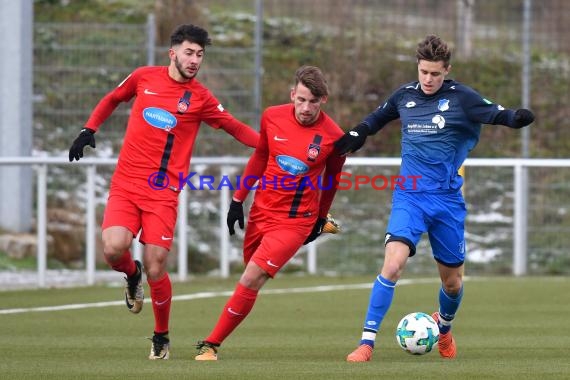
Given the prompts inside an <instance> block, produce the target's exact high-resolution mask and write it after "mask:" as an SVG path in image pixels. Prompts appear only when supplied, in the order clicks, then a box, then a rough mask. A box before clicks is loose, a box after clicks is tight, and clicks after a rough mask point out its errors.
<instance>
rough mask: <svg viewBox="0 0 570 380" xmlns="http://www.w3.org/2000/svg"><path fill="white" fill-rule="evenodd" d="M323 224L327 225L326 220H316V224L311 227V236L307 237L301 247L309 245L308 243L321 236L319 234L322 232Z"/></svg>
mask: <svg viewBox="0 0 570 380" xmlns="http://www.w3.org/2000/svg"><path fill="white" fill-rule="evenodd" d="M325 224H327V218H318V219H317V222H316V223H315V225H314V226H313V230H312V231H311V234H310V235H309V236H307V239H306V240H305V242H304V243H303V245H306V244H309V243H310V242H312V241H313V240H315V239H316V238H318V237H319V236H321V233H322V232H323V227H324V226H325Z"/></svg>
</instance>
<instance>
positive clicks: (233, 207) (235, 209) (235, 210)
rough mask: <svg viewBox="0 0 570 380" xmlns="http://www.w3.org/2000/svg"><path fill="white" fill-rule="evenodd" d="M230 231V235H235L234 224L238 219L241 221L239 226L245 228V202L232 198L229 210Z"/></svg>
mask: <svg viewBox="0 0 570 380" xmlns="http://www.w3.org/2000/svg"><path fill="white" fill-rule="evenodd" d="M227 220H228V231H229V232H230V235H234V234H235V233H236V231H235V230H234V225H235V224H236V221H237V222H239V228H241V229H242V230H243V203H242V202H238V201H234V200H232V203H230V210H229V211H228V219H227Z"/></svg>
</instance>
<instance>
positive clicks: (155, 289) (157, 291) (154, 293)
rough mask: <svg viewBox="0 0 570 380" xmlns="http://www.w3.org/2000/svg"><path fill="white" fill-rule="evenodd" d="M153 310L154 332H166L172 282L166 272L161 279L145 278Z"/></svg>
mask: <svg viewBox="0 0 570 380" xmlns="http://www.w3.org/2000/svg"><path fill="white" fill-rule="evenodd" d="M146 281H147V282H148V286H149V287H150V298H151V300H152V311H153V312H154V332H155V333H167V332H168V321H169V320H170V305H171V304H172V283H171V282H170V277H169V276H168V273H166V274H165V275H164V276H163V277H162V278H161V279H159V280H156V281H152V280H150V279H148V278H147V280H146Z"/></svg>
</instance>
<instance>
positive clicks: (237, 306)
mask: <svg viewBox="0 0 570 380" xmlns="http://www.w3.org/2000/svg"><path fill="white" fill-rule="evenodd" d="M257 293H258V291H257V290H253V289H249V288H246V287H245V286H243V285H242V284H240V283H238V284H237V286H236V289H235V291H234V294H233V295H232V296H231V297H230V299H229V300H228V302H227V303H226V306H224V310H223V311H222V314H221V315H220V319H219V320H218V323H216V326H215V327H214V330H212V332H211V333H210V336H208V337H207V338H206V340H207V341H208V342H210V343H213V344H217V345H219V344H222V342H223V341H224V339H226V338H227V337H228V335H230V334H231V333H232V331H234V329H235V328H236V327H238V325H239V324H240V323H241V321H243V320H244V319H245V317H247V315H248V314H249V312H250V311H251V309H252V308H253V304H254V303H255V300H256V299H257Z"/></svg>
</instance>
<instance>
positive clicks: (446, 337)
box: [431, 311, 457, 359]
mask: <svg viewBox="0 0 570 380" xmlns="http://www.w3.org/2000/svg"><path fill="white" fill-rule="evenodd" d="M431 316H432V318H433V319H434V320H435V322H436V323H438V322H439V312H437V311H436V312H435V313H433V314H432V315H431ZM437 348H438V349H439V355H440V356H441V357H442V358H446V359H453V358H454V357H455V356H456V355H457V346H456V345H455V339H453V335H451V331H449V332H447V334H442V333H439V341H438V342H437Z"/></svg>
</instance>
